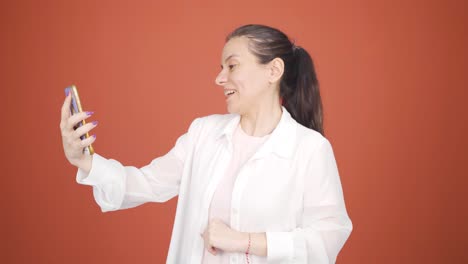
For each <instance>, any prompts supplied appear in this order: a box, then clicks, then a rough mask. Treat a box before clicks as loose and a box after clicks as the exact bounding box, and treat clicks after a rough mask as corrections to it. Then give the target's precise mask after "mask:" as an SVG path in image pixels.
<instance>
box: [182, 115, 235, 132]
mask: <svg viewBox="0 0 468 264" xmlns="http://www.w3.org/2000/svg"><path fill="white" fill-rule="evenodd" d="M235 117H236V115H235V114H210V115H206V116H200V117H197V118H195V119H194V120H193V121H192V123H191V124H190V128H189V131H193V132H194V133H197V134H203V135H214V134H213V133H216V132H219V131H221V130H222V129H223V128H224V127H225V126H226V125H227V124H228V123H229V121H231V120H232V119H233V118H235Z"/></svg>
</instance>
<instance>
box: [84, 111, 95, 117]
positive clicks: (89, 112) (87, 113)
mask: <svg viewBox="0 0 468 264" xmlns="http://www.w3.org/2000/svg"><path fill="white" fill-rule="evenodd" d="M92 114H94V112H92V111H88V112H86V115H88V116H90V115H92Z"/></svg>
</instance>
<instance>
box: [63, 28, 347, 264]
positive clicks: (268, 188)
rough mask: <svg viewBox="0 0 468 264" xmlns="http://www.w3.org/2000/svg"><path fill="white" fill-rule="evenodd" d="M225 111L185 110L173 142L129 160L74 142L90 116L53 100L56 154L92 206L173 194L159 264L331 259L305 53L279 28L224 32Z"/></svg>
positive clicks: (315, 99)
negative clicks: (86, 188) (185, 124)
mask: <svg viewBox="0 0 468 264" xmlns="http://www.w3.org/2000/svg"><path fill="white" fill-rule="evenodd" d="M216 83H217V84H218V85H220V86H221V87H222V88H223V92H224V94H225V95H226V103H227V109H228V112H229V114H225V115H210V116H205V117H200V118H196V119H194V120H193V121H192V123H191V124H190V127H189V128H188V131H187V132H186V133H185V134H184V135H182V136H180V137H179V138H178V139H177V141H176V143H175V146H174V147H173V148H172V149H171V150H170V151H169V152H168V153H167V154H166V155H164V156H161V157H158V158H155V159H154V160H152V161H151V163H150V164H148V165H146V166H144V167H141V168H136V167H133V166H124V165H122V164H121V163H120V162H118V161H117V160H113V159H107V158H104V157H103V156H101V155H99V154H97V153H95V154H94V155H92V156H87V155H84V154H83V148H84V147H86V146H88V145H89V144H91V143H93V142H94V140H95V137H91V138H89V139H85V140H80V139H79V137H80V135H83V134H85V133H86V132H88V131H90V130H91V129H93V128H94V127H95V126H96V124H92V123H88V124H86V125H85V126H82V127H80V128H78V129H77V130H75V131H74V130H73V126H74V125H76V124H77V123H78V122H79V121H81V120H83V119H86V118H88V117H89V116H90V114H86V113H79V114H75V115H73V116H70V114H69V111H68V109H69V105H70V96H67V98H66V99H65V102H64V105H63V107H62V121H61V129H62V137H63V145H64V150H65V155H66V157H67V158H68V160H69V161H70V163H71V164H73V165H75V166H77V167H78V172H77V175H76V180H77V182H78V183H80V184H86V185H91V186H92V187H93V194H94V197H95V199H96V202H97V203H98V204H99V206H100V207H101V210H102V211H103V212H107V211H113V210H121V209H126V208H132V207H136V206H138V205H141V204H143V203H146V202H165V201H167V200H169V199H171V198H173V197H174V196H176V195H179V199H178V204H177V211H176V217H175V223H174V227H173V231H172V238H171V243H170V247H169V253H168V257H167V263H334V262H335V260H336V257H337V255H338V252H339V251H340V250H341V248H342V246H343V245H344V243H345V241H346V240H347V238H348V237H349V235H350V233H351V230H352V223H351V220H350V219H349V217H348V214H347V211H346V208H345V203H344V199H343V193H342V187H341V183H340V177H339V174H338V168H337V165H336V161H335V158H334V154H333V150H332V146H331V144H330V142H329V141H328V140H327V139H326V138H325V137H324V134H323V133H324V132H323V125H322V104H321V99H320V93H319V86H318V81H317V78H316V74H315V70H314V66H313V62H312V59H311V58H310V56H309V54H308V53H307V52H306V51H305V50H304V49H303V48H301V47H299V46H296V45H295V44H294V43H291V41H290V40H289V39H288V37H287V36H286V35H285V34H284V33H282V32H281V31H279V30H277V29H274V28H271V27H267V26H263V25H245V26H242V27H240V28H238V29H236V30H235V31H234V32H232V33H231V34H230V35H229V36H228V37H227V39H226V44H225V46H224V49H223V52H222V58H221V72H220V73H219V74H218V76H217V77H216Z"/></svg>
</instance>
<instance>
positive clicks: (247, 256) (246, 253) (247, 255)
mask: <svg viewBox="0 0 468 264" xmlns="http://www.w3.org/2000/svg"><path fill="white" fill-rule="evenodd" d="M249 250H250V233H249V244H248V245H247V251H246V252H245V258H246V259H247V264H250V261H249Z"/></svg>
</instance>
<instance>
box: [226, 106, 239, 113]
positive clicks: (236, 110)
mask: <svg viewBox="0 0 468 264" xmlns="http://www.w3.org/2000/svg"><path fill="white" fill-rule="evenodd" d="M227 112H228V113H229V114H239V108H238V107H233V106H229V105H228V106H227Z"/></svg>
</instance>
